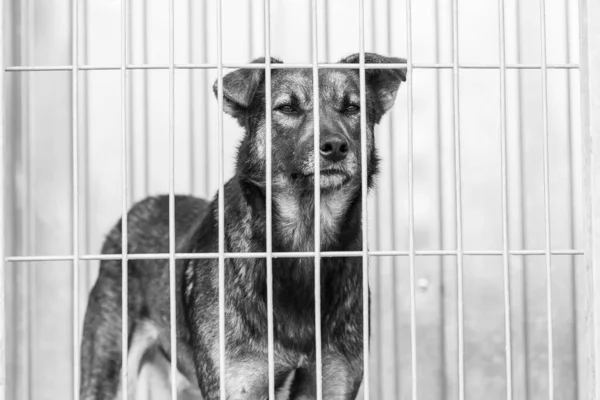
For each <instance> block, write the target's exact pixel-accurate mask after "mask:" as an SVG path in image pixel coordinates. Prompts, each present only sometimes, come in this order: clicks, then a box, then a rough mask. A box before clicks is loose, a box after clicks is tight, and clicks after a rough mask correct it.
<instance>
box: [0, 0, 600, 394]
mask: <svg viewBox="0 0 600 400" xmlns="http://www.w3.org/2000/svg"><path fill="white" fill-rule="evenodd" d="M584 3H585V2H584ZM3 4H4V8H5V11H6V15H7V16H9V18H8V19H7V20H6V21H5V24H6V25H7V29H5V30H4V35H5V38H4V39H5V43H6V46H5V51H4V54H5V60H6V61H5V62H4V66H5V70H4V73H3V82H4V83H3V87H4V90H5V94H6V95H5V97H6V102H5V103H4V107H3V114H2V115H3V116H6V118H5V120H4V121H3V125H4V131H3V132H4V134H3V141H4V142H5V143H6V145H5V146H6V151H5V152H4V169H3V171H5V172H4V179H5V187H6V189H7V190H6V191H5V197H4V198H3V200H4V217H3V219H2V222H3V224H2V225H3V227H4V231H3V233H4V238H5V239H4V242H3V244H4V249H5V250H4V251H3V253H4V254H2V255H3V257H7V260H8V263H7V264H6V267H5V268H4V269H3V273H4V275H3V276H2V278H3V279H2V282H3V283H4V287H5V288H4V290H3V293H4V297H3V298H4V299H5V300H6V316H5V320H6V321H7V322H6V324H5V326H4V329H5V332H6V342H7V345H6V360H7V364H6V365H7V369H6V374H7V378H6V382H7V388H6V389H7V392H6V393H7V394H6V398H11V399H12V398H14V399H45V398H49V399H50V398H56V397H57V396H61V397H63V398H64V397H65V396H67V397H68V396H69V394H70V393H72V394H71V395H70V396H71V398H74V399H77V398H79V380H80V377H79V370H80V366H79V362H80V355H79V346H80V340H81V325H82V317H83V314H84V312H85V308H86V304H87V300H88V299H87V294H88V292H89V290H90V288H91V287H92V285H93V284H94V282H95V280H96V277H97V273H98V272H97V271H98V260H101V259H112V260H120V263H121V268H122V269H121V274H122V275H121V285H122V288H123V290H122V292H121V293H120V295H121V301H122V304H124V305H125V306H124V307H123V308H122V310H121V312H122V314H121V318H122V321H123V326H127V321H128V317H129V314H128V307H127V304H128V303H127V299H128V296H129V294H130V293H129V287H128V279H127V277H128V266H129V261H130V260H139V259H144V258H152V259H156V260H162V261H164V263H165V264H164V265H165V266H167V265H168V268H169V293H170V303H169V307H170V308H169V313H168V317H169V320H170V323H171V327H172V328H171V329H170V332H169V335H170V336H169V349H170V351H176V349H177V348H178V341H177V334H178V332H177V330H176V329H175V327H176V325H177V324H176V322H177V318H178V316H177V313H176V290H177V288H176V265H177V262H178V260H184V259H185V260H190V259H198V258H213V259H216V260H218V267H219V274H218V277H219V284H218V288H219V312H218V314H219V323H218V331H219V346H218V348H219V352H220V353H219V361H220V366H219V368H220V371H225V369H226V368H227V367H228V366H227V363H226V357H225V354H226V346H225V344H226V343H225V338H226V335H227V332H226V325H225V318H226V315H225V276H226V275H225V273H226V265H227V262H226V261H227V260H229V259H233V258H235V257H256V258H261V259H262V258H264V259H265V260H266V271H267V273H266V279H267V282H272V280H273V259H274V258H278V257H279V258H281V257H310V258H312V259H314V262H315V264H316V265H319V263H320V262H321V260H323V259H324V258H328V257H342V256H347V257H355V258H357V259H361V260H362V264H361V265H362V268H363V269H362V278H363V282H362V290H363V292H362V293H361V295H362V301H363V304H367V303H369V291H368V290H367V287H370V290H371V294H370V304H371V305H370V307H363V313H364V314H363V315H362V321H363V329H364V332H362V335H363V337H364V342H365V343H370V344H369V346H364V360H363V361H364V364H363V365H362V368H363V374H364V380H363V385H362V389H361V393H360V394H359V397H360V398H364V399H368V398H384V399H388V398H389V399H400V398H410V399H418V398H426V399H460V400H462V399H465V398H483V397H485V398H491V399H496V398H497V399H512V398H515V399H517V398H528V399H538V398H539V399H548V398H549V399H553V398H557V399H562V398H569V399H570V398H573V399H575V398H579V399H584V398H589V396H588V389H587V388H589V387H591V385H590V383H589V380H588V379H590V378H589V373H588V371H589V368H588V367H587V364H586V362H587V361H586V360H587V351H586V349H588V347H589V346H590V345H589V343H588V342H586V341H585V340H584V337H583V335H584V332H587V328H586V327H587V326H588V324H589V320H588V316H589V315H588V314H586V312H587V313H590V312H592V311H590V309H589V308H586V304H588V302H589V301H590V298H591V297H592V295H591V294H590V293H593V292H587V291H585V290H584V288H587V287H588V286H587V285H588V283H587V278H588V276H587V275H583V276H582V274H581V270H582V269H584V268H585V266H586V265H587V266H588V268H589V265H590V264H589V263H585V262H584V260H583V257H582V256H583V254H584V250H586V249H587V247H586V246H587V244H586V243H587V241H588V236H590V235H591V233H590V229H589V227H587V225H586V226H584V224H583V221H584V220H585V218H584V215H586V214H585V213H584V211H585V210H587V209H588V208H590V207H591V206H590V203H593V200H590V193H593V189H591V183H590V182H593V178H590V177H589V176H587V175H585V174H588V173H590V171H589V168H590V165H589V163H590V161H589V160H588V159H587V158H585V157H586V153H585V151H584V153H583V154H582V152H581V148H584V150H585V149H586V143H588V142H589V138H588V137H587V136H585V135H584V136H582V133H581V131H582V130H583V131H584V132H585V133H586V135H588V136H589V135H590V132H591V128H590V127H589V124H590V122H589V120H585V116H586V114H585V112H584V114H583V115H584V120H580V117H579V116H580V104H579V99H580V92H582V93H586V90H589V88H588V87H585V88H584V90H583V91H581V90H580V71H579V46H580V43H579V31H580V26H579V24H580V9H579V4H578V3H577V2H576V1H571V0H540V1H539V2H518V1H515V0H485V1H480V0H477V1H475V0H469V1H461V2H459V1H456V0H455V1H452V2H442V1H438V0H426V1H418V2H417V1H410V0H405V1H386V2H382V1H375V0H370V1H367V0H357V1H354V2H348V1H345V0H329V1H326V2H321V1H316V0H311V1H305V2H279V1H269V0H265V1H264V2H253V1H249V0H246V1H241V0H214V1H202V2H194V1H186V2H176V1H174V0H170V1H169V2H143V1H139V0H122V1H120V2H92V1H77V0H73V1H72V2H70V3H66V2H58V1H53V0H52V1H50V2H48V1H44V2H39V1H36V0H24V1H18V2H17V1H5V2H4V3H3ZM581 7H582V8H581V13H582V15H583V16H585V17H586V18H587V19H586V18H584V17H581V21H583V22H585V21H588V22H587V23H589V21H590V19H589V16H588V15H587V14H586V13H587V12H588V11H587V8H586V7H590V6H589V5H587V4H583V5H581ZM591 7H592V8H593V7H594V6H591ZM583 22H582V29H586V28H587V25H584V24H583ZM584 48H585V47H584ZM371 51H373V52H377V53H381V54H386V55H389V56H398V57H404V58H406V59H407V62H406V63H405V64H399V65H388V66H387V67H383V66H381V65H379V66H373V65H369V64H367V63H366V61H365V52H371ZM353 53H359V59H358V60H359V61H358V63H356V64H355V65H349V66H346V68H353V69H356V70H358V71H359V81H360V86H361V88H362V89H361V91H360V92H361V98H360V101H361V105H362V107H361V109H366V89H365V86H366V83H365V79H366V74H367V71H368V70H369V69H373V68H405V69H406V73H407V82H406V83H405V84H403V85H401V87H400V90H399V94H398V98H397V102H396V106H395V107H394V108H393V109H392V110H391V111H390V113H389V114H388V115H387V116H386V117H384V119H383V120H382V121H381V123H380V124H379V126H378V127H377V128H376V133H375V142H376V146H377V148H378V149H379V155H380V157H381V167H380V169H381V171H380V173H379V176H378V178H377V183H376V185H375V188H374V190H372V192H371V193H370V194H369V195H368V196H367V190H363V191H362V199H361V200H362V202H361V207H362V210H361V211H362V215H363V218H362V226H363V230H362V236H361V243H362V250H360V251H355V252H337V253H331V252H323V251H321V239H322V238H321V233H320V232H321V229H320V218H319V216H320V214H321V209H320V204H321V202H320V201H319V199H320V191H319V185H318V184H317V182H319V181H320V180H319V174H320V173H319V171H320V168H319V157H315V162H316V166H315V207H314V212H315V217H314V221H315V231H314V232H315V235H314V251H312V252H311V251H309V252H305V253H304V254H301V253H293V252H289V253H279V254H277V252H274V251H273V246H272V243H273V229H272V214H273V208H272V196H273V193H272V191H271V186H272V182H271V176H272V159H271V157H272V154H273V152H275V151H277V149H274V148H273V143H272V142H271V136H270V135H267V136H266V138H267V140H266V143H265V147H266V155H267V157H266V165H267V173H266V199H267V200H266V211H265V213H266V248H265V250H266V251H265V252H258V253H250V254H238V253H228V252H227V251H226V248H225V223H226V221H225V207H226V204H225V196H217V197H216V209H217V215H218V218H217V221H218V222H217V224H218V236H219V238H220V240H219V246H218V251H216V252H214V253H206V254H201V255H199V254H187V253H186V254H179V253H178V252H177V243H176V240H177V238H176V234H175V232H176V221H175V211H176V210H175V194H179V193H185V194H193V195H195V196H199V197H202V198H206V199H211V198H215V197H214V196H215V193H217V192H218V193H224V191H225V183H226V182H227V179H229V178H230V177H231V176H233V174H234V173H235V163H234V160H235V154H236V151H237V143H238V142H239V140H240V137H241V135H242V129H241V128H240V127H239V126H238V125H237V124H236V122H235V121H234V120H233V119H232V118H229V117H228V116H225V117H224V116H223V115H224V113H223V110H224V107H225V105H224V98H223V96H224V93H223V77H224V76H226V74H227V73H229V72H231V71H232V70H235V69H238V68H258V69H264V71H265V93H266V95H265V101H266V104H267V105H269V104H271V101H272V93H271V84H272V81H271V76H272V73H273V71H275V70H280V69H286V68H308V69H311V70H312V77H313V81H312V82H313V88H312V90H313V93H319V92H320V90H321V88H320V87H319V74H320V71H321V72H322V71H326V70H330V69H335V68H344V67H343V66H340V64H335V63H336V62H337V61H338V60H339V59H341V58H343V57H345V56H347V55H349V54H353ZM263 56H264V57H265V61H264V62H262V63H258V64H248V63H249V62H250V60H252V59H255V58H257V57H263ZM271 56H274V57H278V58H281V59H283V60H284V61H285V64H275V63H272V62H271V61H270V60H271ZM582 58H583V57H582ZM588 59H593V56H591V57H589V58H588ZM588 59H586V60H588ZM586 62H587V61H586ZM290 64H292V65H290ZM582 64H583V63H582ZM586 68H589V65H586ZM582 78H585V76H583V75H582ZM586 79H590V78H586ZM583 81H584V82H588V80H583ZM215 82H216V86H215V88H216V89H215V92H214V93H213V86H212V85H213V83H215ZM582 86H584V85H583V84H582ZM213 96H216V99H215V98H214V97H213ZM584 99H585V96H584ZM587 107H590V106H589V105H588V106H587ZM265 108H266V107H265ZM583 108H584V111H585V107H583ZM266 109H267V110H268V108H266ZM319 109H320V107H319V96H314V119H315V122H314V147H315V148H316V147H317V146H318V145H319V139H320V129H319V123H318V121H319V117H320V115H319ZM588 113H589V111H588ZM590 115H591V114H590ZM590 115H588V117H589V118H590V119H593V117H590ZM265 118H266V119H265V121H266V122H265V126H266V132H271V130H272V119H271V114H270V112H267V113H266V116H265ZM366 124H367V120H366V113H361V132H362V136H361V138H362V139H361V145H362V146H364V147H363V151H362V153H361V154H362V156H363V160H362V163H361V165H363V169H362V171H361V176H362V181H363V183H364V184H365V185H366V181H367V169H366V165H367V159H366V154H367V152H366V146H367V140H366V138H367V136H366V131H367V128H366ZM581 124H584V125H585V124H587V125H585V126H581ZM4 142H3V143H4ZM588 147H589V146H588ZM587 156H588V157H589V154H587ZM591 162H592V164H593V161H591ZM586 168H588V170H586ZM582 171H584V172H583V173H582ZM586 171H587V172H586ZM584 175H585V176H584ZM586 177H587V178H586ZM584 178H586V179H587V180H586V179H584ZM585 182H588V183H586V184H585V185H582V183H585ZM160 193H163V194H168V197H169V207H168V216H169V224H168V232H169V235H168V237H169V243H168V251H166V252H163V253H156V254H151V255H145V254H128V251H127V249H128V240H129V239H128V234H127V232H128V229H129V226H128V221H127V218H123V219H121V220H120V221H121V222H120V226H121V228H120V229H121V231H122V232H123V233H124V234H123V235H122V241H121V248H122V249H123V250H122V251H121V253H120V254H114V255H100V254H99V253H100V248H101V244H102V241H103V239H104V236H105V234H106V233H107V232H108V231H109V229H110V227H111V226H113V225H114V223H115V221H117V220H118V218H119V217H120V215H123V214H125V213H126V212H127V210H128V209H129V208H130V207H131V206H132V205H133V204H134V203H135V202H137V201H139V200H141V199H143V198H144V197H146V196H148V195H156V194H160ZM586 199H587V203H586V201H584V200H586ZM591 271H593V269H592V270H591ZM590 273H591V272H590ZM320 274H321V271H320V269H319V268H316V269H314V282H315V283H316V284H315V285H314V300H315V321H316V323H315V358H316V371H315V376H316V396H317V398H322V397H323V396H322V393H323V387H322V379H323V370H322V362H321V361H322V351H323V349H322V348H321V321H320V319H321V309H320V307H321V287H320V282H321V278H320V277H321V275H320ZM267 288H268V289H267V293H266V305H265V307H266V310H267V315H268V321H267V324H268V332H269V334H268V349H269V351H268V379H269V394H270V397H271V398H275V369H274V363H275V361H274V356H273V354H274V351H275V349H274V347H275V345H274V337H273V326H274V319H273V287H272V284H270V285H267ZM0 289H1V287H0ZM586 310H587V311H586ZM591 310H593V308H591ZM0 316H1V315H0ZM130 333H131V332H128V331H127V330H126V329H124V330H123V331H122V335H121V343H120V346H121V351H122V361H121V362H122V364H123V365H126V364H127V360H128V356H129V355H128V350H129V349H128V343H127V338H128V336H129V334H130ZM2 337H3V336H2V335H0V338H2ZM2 343H3V341H2V340H0V349H1V348H2V347H1V344H2ZM0 353H1V351H0ZM169 368H170V375H171V376H173V377H174V376H177V374H178V371H177V365H176V363H172V364H170V366H169ZM48 370H53V371H55V374H53V375H51V376H50V375H48V374H47V373H46V371H48ZM127 378H128V376H127V369H123V370H122V379H123V380H125V381H126V380H127ZM2 382H3V380H2V375H0V387H1V386H2ZM226 385H227V382H226V374H224V373H221V374H220V393H221V398H225V397H226V393H225V390H226ZM128 390H129V389H128V386H127V385H124V386H123V387H122V391H121V393H122V394H123V395H124V396H125V397H127V396H128ZM169 391H170V393H171V397H172V398H177V386H176V385H171V386H170V388H169Z"/></svg>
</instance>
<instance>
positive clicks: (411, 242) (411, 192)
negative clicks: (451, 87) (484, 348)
mask: <svg viewBox="0 0 600 400" xmlns="http://www.w3.org/2000/svg"><path fill="white" fill-rule="evenodd" d="M411 7H412V1H411V0H406V49H407V52H408V55H407V57H406V58H407V59H408V60H407V62H406V69H407V79H406V83H407V86H406V87H407V96H408V104H407V108H408V149H407V151H408V252H409V253H408V262H409V271H410V272H409V275H410V354H411V359H410V365H411V379H412V385H411V390H412V391H411V394H412V399H413V400H417V395H418V390H417V389H418V387H417V386H418V379H417V315H416V314H417V312H416V293H415V210H414V201H415V189H414V187H415V185H414V171H413V169H414V162H413V161H414V160H413V151H414V149H413V66H412V9H411Z"/></svg>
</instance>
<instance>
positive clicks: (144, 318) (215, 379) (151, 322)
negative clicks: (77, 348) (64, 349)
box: [80, 53, 406, 400]
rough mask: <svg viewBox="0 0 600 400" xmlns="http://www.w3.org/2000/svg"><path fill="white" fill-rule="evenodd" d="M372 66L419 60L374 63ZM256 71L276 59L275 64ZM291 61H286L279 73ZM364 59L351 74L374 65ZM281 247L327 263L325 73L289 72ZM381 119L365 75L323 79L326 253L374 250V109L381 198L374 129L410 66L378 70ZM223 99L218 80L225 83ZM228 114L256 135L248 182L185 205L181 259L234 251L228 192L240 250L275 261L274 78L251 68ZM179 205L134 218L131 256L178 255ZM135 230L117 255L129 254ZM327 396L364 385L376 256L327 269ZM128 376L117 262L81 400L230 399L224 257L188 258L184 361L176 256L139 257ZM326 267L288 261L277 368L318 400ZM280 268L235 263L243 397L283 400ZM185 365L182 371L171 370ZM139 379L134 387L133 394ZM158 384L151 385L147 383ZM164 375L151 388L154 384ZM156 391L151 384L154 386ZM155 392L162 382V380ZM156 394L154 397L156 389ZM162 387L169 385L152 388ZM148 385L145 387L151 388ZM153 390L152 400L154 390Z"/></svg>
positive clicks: (283, 261) (230, 89)
mask: <svg viewBox="0 0 600 400" xmlns="http://www.w3.org/2000/svg"><path fill="white" fill-rule="evenodd" d="M365 61H366V63H369V64H374V63H375V64H377V63H379V64H385V63H405V60H403V59H399V58H390V57H384V56H380V55H377V54H372V53H366V54H365ZM254 62H258V63H264V59H258V60H255V61H254ZM280 62H281V61H279V60H276V59H272V60H271V63H274V64H275V63H280ZM358 62H359V55H358V54H355V55H351V56H349V57H347V58H345V59H343V60H341V61H340V63H358ZM271 74H272V75H271V76H272V107H271V110H270V111H271V112H272V186H271V187H272V238H273V239H272V248H273V251H275V252H280V251H293V252H300V251H314V231H313V229H314V191H313V189H314V157H316V155H315V152H314V151H313V143H314V111H313V82H312V79H313V72H312V70H311V69H273V70H272V71H271ZM365 74H366V75H365V76H366V110H361V106H360V95H359V93H360V85H359V82H360V79H359V71H358V69H357V68H356V69H354V68H351V69H348V68H339V69H321V70H320V71H319V104H320V108H319V109H320V118H319V127H320V146H319V157H320V190H321V197H320V206H321V217H320V218H321V220H320V227H321V249H320V250H322V251H360V250H362V240H361V238H362V228H361V195H362V192H361V191H362V185H361V130H360V115H361V113H362V112H365V113H366V122H367V123H366V137H367V143H366V148H367V166H366V168H367V176H368V182H367V187H368V188H372V187H373V185H374V179H375V176H376V174H377V169H378V168H377V166H378V157H377V152H376V147H375V136H374V128H375V125H376V124H378V123H379V121H380V119H381V118H382V116H383V115H384V114H385V113H386V112H387V111H388V110H389V109H390V108H391V107H392V105H393V104H394V101H395V98H396V93H397V91H398V88H399V86H400V83H401V82H402V81H405V80H406V69H405V68H397V69H389V68H388V69H385V68H383V69H367V70H366V72H365ZM214 91H215V94H216V93H217V83H215V86H214ZM223 101H224V103H223V108H224V111H225V112H227V113H228V114H230V115H231V116H232V117H233V118H235V119H236V120H237V122H238V123H239V124H240V125H241V126H242V127H243V128H244V130H245V134H244V136H243V138H242V140H241V143H240V144H239V148H238V152H237V158H236V168H235V175H234V177H233V178H232V179H231V180H229V181H228V182H227V183H226V185H225V191H224V193H217V194H216V196H215V198H214V199H213V200H212V202H210V203H209V202H207V201H205V200H202V199H198V198H194V197H191V196H179V195H178V196H176V197H175V234H176V237H175V242H176V251H177V252H179V253H207V252H217V251H218V240H219V239H218V237H219V236H218V197H219V196H221V195H223V196H225V198H224V202H225V209H224V219H225V251H226V252H230V253H236V252H265V251H266V239H265V238H266V215H265V214H266V197H265V196H266V194H265V191H266V150H265V142H266V133H265V130H266V128H265V71H264V69H250V68H248V69H239V70H236V71H233V72H231V73H229V74H227V75H225V76H224V77H223ZM168 210H169V198H168V196H157V197H149V198H146V199H144V200H142V201H140V202H139V203H137V204H135V205H134V206H133V207H132V209H131V210H130V211H129V213H128V215H127V220H128V248H127V252H128V253H167V252H168V251H169V212H168ZM121 233H122V232H121V223H120V222H119V223H117V224H116V225H115V227H114V228H113V229H112V230H111V232H110V233H109V234H108V236H107V238H106V240H105V243H104V245H103V248H102V253H103V254H120V253H121ZM320 268H321V282H320V283H321V340H322V342H321V343H322V371H323V381H322V383H323V398H324V399H328V400H333V399H336V400H338V399H339V400H350V399H354V398H355V397H356V395H357V392H358V390H359V387H360V385H361V382H362V376H363V368H362V366H363V345H364V343H363V301H362V296H363V295H362V293H363V287H362V279H363V277H362V271H363V269H362V258H360V257H354V258H353V257H338V258H333V257H327V258H323V259H322V260H321V265H320ZM128 274H129V275H128V290H129V292H128V293H129V297H128V320H127V322H128V324H127V329H128V333H129V338H128V341H129V342H128V346H129V358H128V365H126V366H123V365H121V358H122V355H121V329H122V319H121V296H122V294H121V289H122V288H121V279H122V278H121V261H120V260H105V261H102V262H101V267H100V273H99V276H98V279H97V282H96V283H95V286H94V288H93V289H92V291H91V294H90V297H89V303H88V307H87V310H86V315H85V320H84V329H83V336H82V345H81V391H80V394H81V398H82V399H84V400H105V399H115V398H120V397H119V396H120V393H121V391H122V389H123V388H122V385H125V384H127V385H129V386H128V388H129V393H130V396H131V398H139V397H136V396H139V395H140V391H146V392H147V391H149V392H150V393H146V394H149V396H150V398H161V397H158V396H159V395H158V393H165V398H170V396H169V394H168V393H169V391H168V389H164V388H163V389H162V391H161V389H160V388H159V387H158V386H160V385H158V384H157V381H160V379H163V380H164V382H166V383H164V382H163V383H164V384H163V386H164V387H167V388H168V385H169V382H170V381H171V380H174V381H175V384H176V385H177V390H178V393H179V396H180V397H179V398H182V399H188V398H189V399H192V398H203V399H205V400H215V399H219V396H220V395H219V393H220V383H219V382H220V371H221V370H220V363H219V357H220V351H219V301H218V299H219V284H218V282H219V278H218V275H219V269H218V260H216V259H192V260H177V263H176V287H177V293H176V299H175V301H176V307H177V313H176V320H177V329H176V331H177V353H176V356H173V354H172V353H171V346H170V325H169V321H170V311H169V310H170V309H169V268H168V263H167V261H165V260H129V261H128ZM313 296H314V258H312V257H304V258H274V259H273V321H274V367H275V368H274V369H275V386H276V390H277V396H278V398H286V399H287V398H290V399H314V398H315V396H316V394H315V393H316V377H315V362H316V360H315V357H316V355H315V351H316V350H315V311H314V310H315V300H314V297H313ZM266 297H267V281H266V260H265V258H227V259H226V260H225V304H224V307H225V331H226V337H225V341H226V344H225V348H226V352H225V358H226V362H225V367H224V373H225V382H226V393H227V399H228V400H242V399H267V398H268V387H269V386H268V352H267V335H268V332H267V303H266ZM172 362H176V363H177V371H178V375H177V376H176V377H171V376H170V374H169V372H168V371H169V369H170V367H169V366H170V363H172ZM122 368H127V370H128V374H129V378H128V379H129V381H128V382H121V373H122V372H121V369H122ZM144 376H145V377H146V378H143V377H144ZM148 377H150V378H148ZM161 377H162V378H161ZM144 379H146V383H145V384H142V383H141V381H142V380H144ZM148 382H150V383H148ZM148 384H150V389H148V387H149V386H148ZM152 385H154V386H152ZM140 388H142V389H140ZM144 388H145V389H144Z"/></svg>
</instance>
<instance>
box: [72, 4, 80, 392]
mask: <svg viewBox="0 0 600 400" xmlns="http://www.w3.org/2000/svg"><path fill="white" fill-rule="evenodd" d="M71 7H72V8H71V13H72V15H71V30H72V39H71V40H72V43H71V45H72V48H71V57H72V58H71V62H72V64H73V71H72V73H71V90H72V92H71V96H72V97H71V113H72V120H71V125H72V126H71V129H72V131H71V133H72V146H73V147H72V157H73V158H72V162H73V193H72V196H73V199H72V201H73V398H74V400H79V307H78V306H79V118H78V116H79V1H78V0H72V2H71Z"/></svg>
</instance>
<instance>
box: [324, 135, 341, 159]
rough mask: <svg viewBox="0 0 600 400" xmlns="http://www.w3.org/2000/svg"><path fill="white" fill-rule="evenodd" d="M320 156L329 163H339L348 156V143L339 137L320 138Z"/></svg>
mask: <svg viewBox="0 0 600 400" xmlns="http://www.w3.org/2000/svg"><path fill="white" fill-rule="evenodd" d="M320 150H321V156H323V158H324V159H326V160H329V161H334V162H335V161H341V160H343V159H344V158H346V156H347V155H348V141H347V140H346V139H345V138H344V137H343V136H341V135H327V136H325V137H322V138H321V146H320Z"/></svg>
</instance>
